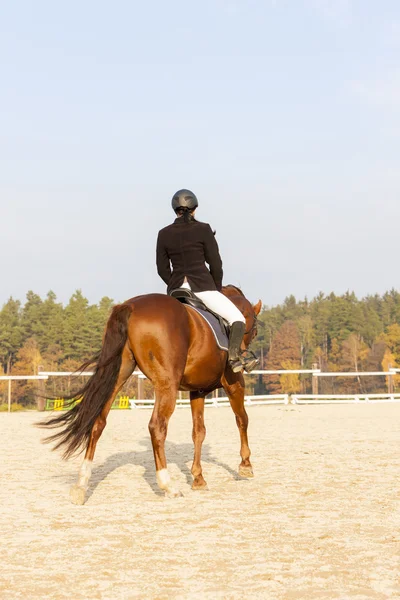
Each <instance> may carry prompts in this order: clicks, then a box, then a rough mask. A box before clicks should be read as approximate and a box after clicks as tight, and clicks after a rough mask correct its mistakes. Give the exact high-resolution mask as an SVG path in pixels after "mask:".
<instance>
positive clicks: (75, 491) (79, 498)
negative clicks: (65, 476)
mask: <svg viewBox="0 0 400 600" xmlns="http://www.w3.org/2000/svg"><path fill="white" fill-rule="evenodd" d="M69 497H70V499H71V502H72V504H79V505H82V504H85V490H84V489H83V488H81V487H79V486H78V485H73V486H72V488H71V489H70V491H69Z"/></svg>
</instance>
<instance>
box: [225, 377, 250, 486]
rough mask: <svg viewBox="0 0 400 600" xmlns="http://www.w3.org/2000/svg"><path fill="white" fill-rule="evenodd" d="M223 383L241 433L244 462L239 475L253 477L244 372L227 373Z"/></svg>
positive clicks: (241, 454) (241, 450) (240, 466)
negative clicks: (245, 405) (245, 402)
mask: <svg viewBox="0 0 400 600" xmlns="http://www.w3.org/2000/svg"><path fill="white" fill-rule="evenodd" d="M222 385H223V387H224V390H225V391H226V393H227V396H228V398H229V402H230V405H231V407H232V410H233V412H234V414H235V417H236V424H237V426H238V429H239V434H240V456H241V458H242V462H241V463H240V465H239V475H241V477H253V467H252V466H251V462H250V454H251V452H250V448H249V441H248V438H247V427H248V424H249V418H248V416H247V412H246V409H245V407H244V378H243V375H242V373H229V374H225V375H224V377H223V378H222Z"/></svg>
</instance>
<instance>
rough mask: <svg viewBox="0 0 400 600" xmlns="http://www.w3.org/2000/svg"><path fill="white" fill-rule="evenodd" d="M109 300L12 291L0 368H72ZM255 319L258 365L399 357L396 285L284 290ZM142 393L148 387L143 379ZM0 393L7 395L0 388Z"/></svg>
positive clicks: (91, 350) (393, 361) (293, 383)
mask: <svg viewBox="0 0 400 600" xmlns="http://www.w3.org/2000/svg"><path fill="white" fill-rule="evenodd" d="M113 305H114V302H113V300H112V299H111V298H108V297H104V298H102V299H101V300H100V302H99V303H98V304H90V303H89V301H88V300H87V298H85V297H84V295H83V294H82V292H81V291H80V290H77V291H76V292H75V293H74V294H73V295H72V296H71V298H70V300H69V302H68V303H67V304H66V305H65V306H64V305H63V304H62V303H60V302H58V301H57V298H56V295H55V294H54V292H52V291H50V292H49V293H48V294H47V296H46V297H45V298H44V299H42V298H41V297H40V296H39V295H38V294H35V293H34V292H32V291H29V292H28V293H27V295H26V301H25V303H24V304H22V303H21V302H20V301H18V300H15V299H13V298H10V299H9V300H8V301H7V302H6V303H5V304H4V305H3V307H2V309H1V311H0V374H15V375H18V374H25V375H28V374H29V375H31V374H37V372H38V371H39V370H45V371H75V370H76V369H77V368H78V367H79V366H80V365H81V364H82V363H83V362H85V361H86V360H88V359H90V358H91V356H93V355H94V354H95V353H96V352H97V351H98V350H99V349H100V347H101V340H102V335H103V331H104V327H105V324H106V321H107V318H108V316H109V314H110V311H111V309H112V307H113ZM259 320H260V322H261V323H260V325H261V326H260V327H259V330H258V335H257V338H256V340H255V341H254V343H253V348H254V350H255V352H256V354H257V355H258V356H259V358H260V361H261V366H262V368H263V369H269V370H275V369H298V368H304V369H307V368H312V367H313V366H314V365H315V366H317V367H318V368H320V369H321V370H323V371H336V372H338V371H383V370H387V368H388V367H389V366H392V367H395V366H397V365H400V293H399V292H397V291H396V290H391V291H389V292H386V293H385V294H383V295H382V296H380V295H378V294H376V295H374V296H367V297H366V298H362V299H358V298H357V297H356V295H355V294H354V293H351V292H347V293H346V294H343V295H340V296H338V295H335V294H333V293H332V294H330V295H327V296H326V295H324V294H322V293H321V294H319V295H318V296H317V297H316V298H314V299H312V300H307V299H304V300H299V301H298V300H296V298H295V297H294V296H289V297H288V298H286V299H285V301H284V302H283V303H282V304H280V305H278V306H274V307H268V306H265V307H264V308H263V310H262V312H261V314H260V316H259ZM396 379H397V378H396ZM395 383H396V385H397V381H396V382H395ZM66 385H67V384H66V382H65V381H63V380H62V381H58V382H57V381H55V380H52V381H51V382H49V384H48V388H49V393H50V392H51V393H52V394H58V393H59V394H62V393H63V392H65V386H66ZM134 385H135V381H134V380H133V379H132V381H131V382H130V383H129V385H128V388H127V393H134V391H135V390H134ZM249 385H250V386H251V387H252V388H253V389H255V390H256V391H257V392H261V391H267V392H268V393H281V392H285V393H286V392H288V393H290V392H293V393H294V392H309V391H310V388H311V380H310V377H306V376H301V377H300V376H298V375H284V376H265V377H259V378H257V377H253V378H251V379H249ZM68 386H70V382H68ZM129 386H130V387H129ZM2 387H4V386H2ZM68 389H70V387H69V388H68ZM385 389H386V382H385V379H384V378H383V377H369V378H354V379H352V378H346V379H344V378H333V379H331V378H329V379H326V380H325V378H323V380H321V381H320V392H321V393H334V392H336V393H342V392H348V393H362V392H373V391H383V390H385ZM15 393H16V394H17V399H18V401H20V402H21V403H29V402H30V401H31V399H32V393H33V384H32V383H21V384H19V385H18V386H16V392H15ZM147 393H149V394H150V393H151V390H150V387H149V386H147ZM1 397H3V399H4V397H5V390H3V389H2V388H0V400H1Z"/></svg>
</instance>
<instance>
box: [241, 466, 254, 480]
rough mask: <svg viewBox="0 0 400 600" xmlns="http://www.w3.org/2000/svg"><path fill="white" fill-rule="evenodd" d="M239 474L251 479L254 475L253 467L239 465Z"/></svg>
mask: <svg viewBox="0 0 400 600" xmlns="http://www.w3.org/2000/svg"><path fill="white" fill-rule="evenodd" d="M239 475H240V477H246V478H247V479H249V478H250V477H254V473H253V467H242V466H240V467H239Z"/></svg>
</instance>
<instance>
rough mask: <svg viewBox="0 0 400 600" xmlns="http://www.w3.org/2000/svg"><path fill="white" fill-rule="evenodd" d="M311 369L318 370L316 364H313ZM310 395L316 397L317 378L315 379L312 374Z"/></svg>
mask: <svg viewBox="0 0 400 600" xmlns="http://www.w3.org/2000/svg"><path fill="white" fill-rule="evenodd" d="M312 368H313V369H315V370H316V369H318V365H317V363H314V364H313V366H312ZM311 377H312V393H313V396H317V395H318V377H315V375H314V373H313V374H312V376H311Z"/></svg>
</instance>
